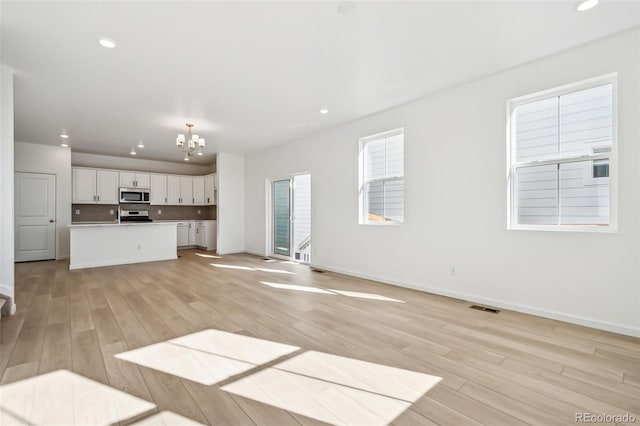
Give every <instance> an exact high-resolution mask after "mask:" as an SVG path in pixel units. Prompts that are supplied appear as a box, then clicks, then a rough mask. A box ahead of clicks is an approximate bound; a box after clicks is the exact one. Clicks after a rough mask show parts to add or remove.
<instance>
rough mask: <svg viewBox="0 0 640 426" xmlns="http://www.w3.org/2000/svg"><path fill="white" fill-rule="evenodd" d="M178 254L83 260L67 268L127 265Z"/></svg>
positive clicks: (170, 258)
mask: <svg viewBox="0 0 640 426" xmlns="http://www.w3.org/2000/svg"><path fill="white" fill-rule="evenodd" d="M177 258H178V256H177V255H175V256H173V257H149V258H143V259H135V260H132V259H113V260H106V261H96V262H85V263H80V264H78V263H71V264H69V269H85V268H99V267H101V266H114V265H128V264H131V263H145V262H158V261H161V260H175V259H177Z"/></svg>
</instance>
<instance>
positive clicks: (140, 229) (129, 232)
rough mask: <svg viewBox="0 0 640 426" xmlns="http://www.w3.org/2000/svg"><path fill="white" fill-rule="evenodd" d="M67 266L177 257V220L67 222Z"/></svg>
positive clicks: (75, 266) (87, 266)
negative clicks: (68, 254)
mask: <svg viewBox="0 0 640 426" xmlns="http://www.w3.org/2000/svg"><path fill="white" fill-rule="evenodd" d="M69 234H70V243H71V247H70V248H71V256H70V262H69V269H83V268H94V267H97V266H109V265H125V264H129V263H141V262H153V261H157V260H170V259H177V257H178V255H177V250H176V235H177V233H176V223H175V222H159V223H157V222H144V223H133V222H128V223H114V222H110V223H82V224H72V225H69Z"/></svg>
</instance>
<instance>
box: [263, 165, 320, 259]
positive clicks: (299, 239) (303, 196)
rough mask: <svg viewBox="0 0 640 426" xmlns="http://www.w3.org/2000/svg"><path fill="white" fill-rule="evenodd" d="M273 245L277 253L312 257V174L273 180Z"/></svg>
mask: <svg viewBox="0 0 640 426" xmlns="http://www.w3.org/2000/svg"><path fill="white" fill-rule="evenodd" d="M271 195H272V198H271V205H272V212H271V213H272V214H271V216H272V221H271V222H272V223H271V228H272V247H271V252H272V254H273V255H275V256H278V257H284V258H287V259H290V260H295V261H299V262H304V263H309V262H310V261H311V175H310V174H308V173H306V174H300V175H295V176H293V177H291V178H286V179H278V180H274V181H273V182H272V183H271Z"/></svg>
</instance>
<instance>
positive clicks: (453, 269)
mask: <svg viewBox="0 0 640 426" xmlns="http://www.w3.org/2000/svg"><path fill="white" fill-rule="evenodd" d="M449 275H451V276H455V275H456V267H455V266H449Z"/></svg>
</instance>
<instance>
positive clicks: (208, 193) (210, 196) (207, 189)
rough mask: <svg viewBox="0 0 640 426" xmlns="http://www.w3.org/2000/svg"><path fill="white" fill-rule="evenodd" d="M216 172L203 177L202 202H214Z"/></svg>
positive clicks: (210, 203)
mask: <svg viewBox="0 0 640 426" xmlns="http://www.w3.org/2000/svg"><path fill="white" fill-rule="evenodd" d="M216 189H217V185H216V174H215V173H213V174H210V175H206V176H205V177H204V204H205V205H215V204H216Z"/></svg>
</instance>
